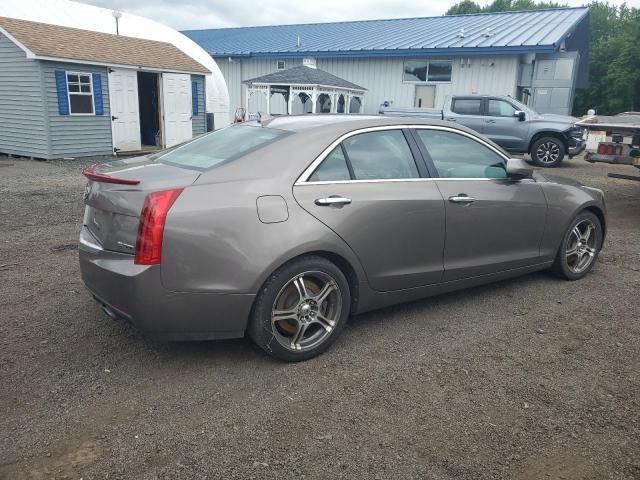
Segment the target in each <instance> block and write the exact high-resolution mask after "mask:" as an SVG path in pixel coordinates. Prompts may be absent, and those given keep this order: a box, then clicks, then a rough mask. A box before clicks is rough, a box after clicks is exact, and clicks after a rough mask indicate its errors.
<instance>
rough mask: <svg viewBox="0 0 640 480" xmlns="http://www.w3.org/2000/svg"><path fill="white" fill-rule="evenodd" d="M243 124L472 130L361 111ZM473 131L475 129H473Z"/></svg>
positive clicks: (344, 130)
mask: <svg viewBox="0 0 640 480" xmlns="http://www.w3.org/2000/svg"><path fill="white" fill-rule="evenodd" d="M245 125H252V126H260V125H261V126H263V127H265V128H274V129H278V130H286V131H289V132H304V131H306V130H318V129H322V130H327V132H329V131H330V132H331V133H332V134H336V135H341V134H343V133H347V132H350V131H353V130H357V129H362V128H367V127H382V126H393V125H428V126H432V125H434V126H447V127H453V128H457V129H459V130H463V131H467V132H472V131H471V130H469V129H467V128H466V127H463V126H461V125H458V124H451V123H450V122H443V121H441V120H437V119H430V118H425V117H411V116H407V117H401V116H396V115H393V116H389V115H361V114H348V115H346V114H306V115H282V116H278V117H270V118H268V119H265V120H263V121H262V122H257V121H251V122H246V123H245ZM473 133H475V132H473Z"/></svg>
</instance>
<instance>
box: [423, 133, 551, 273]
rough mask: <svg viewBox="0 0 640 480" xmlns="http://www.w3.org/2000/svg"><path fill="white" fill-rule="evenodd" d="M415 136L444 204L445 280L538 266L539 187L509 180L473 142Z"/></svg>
mask: <svg viewBox="0 0 640 480" xmlns="http://www.w3.org/2000/svg"><path fill="white" fill-rule="evenodd" d="M416 133H417V137H418V138H419V139H420V140H421V141H422V143H423V144H424V146H425V147H426V151H427V153H428V156H429V158H428V160H429V161H430V163H431V166H432V167H433V168H434V169H435V170H436V171H437V174H438V176H439V178H438V179H437V180H436V182H435V183H436V184H437V186H438V188H439V189H440V192H441V193H442V196H443V198H444V203H445V211H446V224H447V232H446V246H445V251H444V269H445V272H444V280H445V281H451V280H458V279H463V278H470V277H476V276H479V275H486V274H489V273H495V272H500V271H504V270H510V269H514V268H520V267H526V266H530V265H534V264H536V263H538V262H539V261H540V260H539V259H540V242H541V240H542V235H543V233H544V227H545V221H546V212H547V202H546V199H545V197H544V194H543V192H542V188H541V187H540V185H538V184H537V183H536V182H535V181H534V180H530V179H527V180H512V179H510V178H508V177H507V173H506V167H505V159H504V158H503V157H502V156H501V155H499V154H498V153H497V151H495V150H493V149H492V148H490V147H489V146H488V144H485V143H482V142H481V141H480V140H478V139H476V138H475V137H473V136H470V135H467V134H462V133H460V132H455V131H452V130H442V129H417V130H416Z"/></svg>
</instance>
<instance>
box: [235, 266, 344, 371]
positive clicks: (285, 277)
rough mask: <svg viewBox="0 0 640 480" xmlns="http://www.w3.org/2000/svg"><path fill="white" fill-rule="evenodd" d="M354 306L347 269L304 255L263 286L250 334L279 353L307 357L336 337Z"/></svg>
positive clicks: (269, 350)
mask: <svg viewBox="0 0 640 480" xmlns="http://www.w3.org/2000/svg"><path fill="white" fill-rule="evenodd" d="M350 305H351V297H350V291H349V283H348V282H347V279H346V278H345V276H344V274H343V273H342V271H341V270H340V269H339V268H338V267H337V266H336V265H334V264H333V263H331V262H330V261H328V260H327V259H325V258H322V257H317V256H308V257H302V258H299V259H296V260H294V261H292V262H290V263H288V264H286V265H284V266H283V267H281V268H279V269H278V270H277V271H276V272H275V273H274V274H273V275H271V277H270V278H269V279H268V280H267V282H266V283H265V285H264V286H263V287H262V289H261V291H260V293H259V294H258V297H257V298H256V303H255V305H254V308H253V311H252V315H251V319H250V323H249V329H248V333H249V335H250V336H251V338H252V339H253V341H254V342H255V343H256V344H257V345H258V346H260V347H261V348H262V349H263V350H264V351H265V352H267V353H268V354H269V355H271V356H273V357H275V358H278V359H281V360H285V361H289V362H298V361H302V360H307V359H309V358H312V357H315V356H316V355H319V354H320V353H322V352H324V351H325V350H326V349H327V348H329V346H330V345H331V344H332V343H333V342H334V341H335V339H336V338H337V337H338V335H339V334H340V331H341V330H342V328H343V327H344V324H345V323H346V321H347V318H348V316H349V310H350Z"/></svg>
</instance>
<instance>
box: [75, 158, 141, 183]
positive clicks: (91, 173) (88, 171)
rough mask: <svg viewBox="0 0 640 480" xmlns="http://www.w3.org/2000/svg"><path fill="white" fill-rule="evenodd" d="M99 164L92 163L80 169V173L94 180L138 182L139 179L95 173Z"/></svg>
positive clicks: (103, 181)
mask: <svg viewBox="0 0 640 480" xmlns="http://www.w3.org/2000/svg"><path fill="white" fill-rule="evenodd" d="M99 166H100V164H99V163H92V164H91V165H89V166H88V167H85V168H84V169H83V170H82V174H83V175H84V176H85V177H87V178H88V179H89V180H93V181H94V182H102V183H117V184H118V185H138V184H139V183H140V180H131V179H128V178H117V177H112V176H110V175H105V174H104V173H97V172H96V168H98V167H99Z"/></svg>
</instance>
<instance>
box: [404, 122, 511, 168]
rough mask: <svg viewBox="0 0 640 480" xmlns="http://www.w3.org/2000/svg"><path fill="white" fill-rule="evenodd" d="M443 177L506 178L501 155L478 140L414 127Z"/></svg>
mask: <svg viewBox="0 0 640 480" xmlns="http://www.w3.org/2000/svg"><path fill="white" fill-rule="evenodd" d="M417 133H418V137H419V138H420V140H422V143H424V145H425V147H426V148H427V152H428V153H429V156H430V157H431V160H433V163H434V165H435V167H436V170H437V171H438V175H439V176H440V177H442V178H506V177H507V170H506V167H505V162H504V159H503V158H502V157H501V156H500V155H498V154H497V153H496V152H494V151H493V150H491V149H490V148H488V147H485V146H484V145H482V144H481V143H479V142H477V141H475V140H473V139H471V138H469V137H467V136H465V135H461V134H459V133H453V132H447V131H442V130H422V129H418V130H417Z"/></svg>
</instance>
